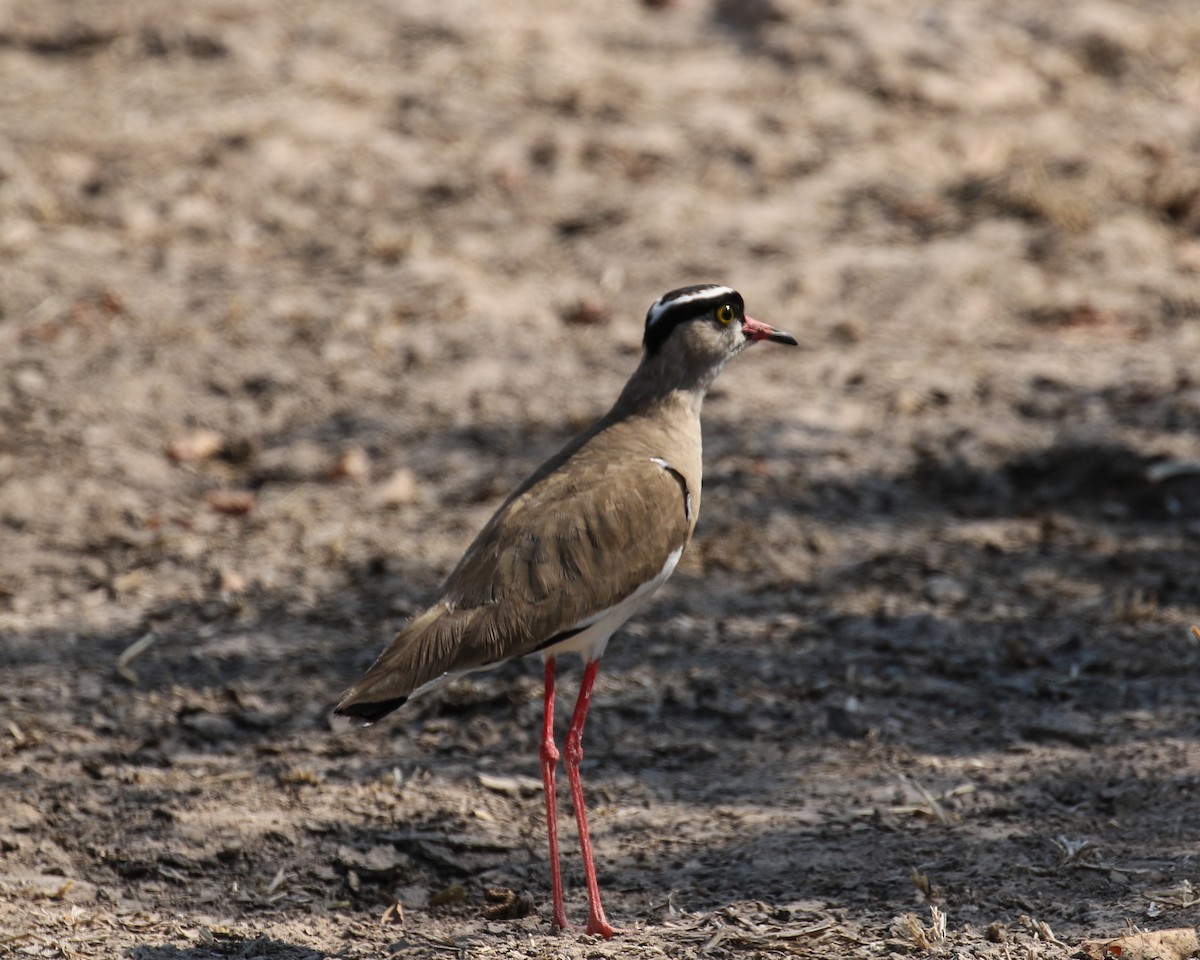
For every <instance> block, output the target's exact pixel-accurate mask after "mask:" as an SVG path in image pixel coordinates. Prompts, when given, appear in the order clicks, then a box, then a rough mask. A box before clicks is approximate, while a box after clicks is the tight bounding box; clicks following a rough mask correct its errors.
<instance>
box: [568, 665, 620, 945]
mask: <svg viewBox="0 0 1200 960" xmlns="http://www.w3.org/2000/svg"><path fill="white" fill-rule="evenodd" d="M599 669H600V661H599V660H593V661H591V662H590V663H589V664H588V665H587V667H586V668H585V669H584V671H583V680H582V681H581V682H580V684H579V699H578V700H576V701H575V713H574V714H573V715H572V716H571V726H570V727H569V728H568V729H567V742H566V744H565V752H566V757H565V758H564V765H565V766H566V768H567V779H568V780H570V782H571V802H572V803H573V804H574V805H575V822H576V823H577V824H579V846H580V847H581V848H582V850H583V873H584V877H585V878H586V879H587V894H588V922H587V928H586V929H585V932H586V933H588V934H591V935H593V936H594V935H597V934H598V935H599V936H601V937H603V938H604V939H605V940H608V939H610V938H611V937H612V935H613V928H612V926H611V925H610V924H609V922H608V921H607V920H606V919H604V907H603V906H601V905H600V885H599V884H598V883H597V882H596V866H595V864H594V863H592V841H591V838H590V837H589V836H588V826H587V810H586V809H584V806H583V784H581V783H580V782H579V761H580V760H582V759H583V724H584V721H585V720H587V712H588V707H589V706H590V705H591V702H592V685H593V684H594V683H595V682H596V673H597V671H598V670H599Z"/></svg>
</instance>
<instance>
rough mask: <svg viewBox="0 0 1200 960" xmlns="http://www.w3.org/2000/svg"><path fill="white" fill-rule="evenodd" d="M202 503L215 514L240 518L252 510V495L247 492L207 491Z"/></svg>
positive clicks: (253, 501) (253, 500)
mask: <svg viewBox="0 0 1200 960" xmlns="http://www.w3.org/2000/svg"><path fill="white" fill-rule="evenodd" d="M204 502H205V503H207V504H208V506H209V508H210V509H212V510H215V511H216V512H217V513H224V514H226V515H227V516H230V517H240V516H243V515H244V514H247V513H249V512H250V511H251V510H253V509H254V503H255V499H254V494H253V493H251V492H250V491H249V490H209V491H208V493H206V494H205V495H204Z"/></svg>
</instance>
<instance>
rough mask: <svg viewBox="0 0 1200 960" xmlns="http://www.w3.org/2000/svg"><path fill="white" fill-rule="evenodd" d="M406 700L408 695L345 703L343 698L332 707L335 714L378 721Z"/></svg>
mask: <svg viewBox="0 0 1200 960" xmlns="http://www.w3.org/2000/svg"><path fill="white" fill-rule="evenodd" d="M406 702H408V697H393V698H392V699H391V700H374V701H371V702H361V701H360V702H352V703H347V702H346V701H344V700H343V701H342V702H341V703H339V704H338V705H337V706H336V707H334V708H333V712H334V714H335V715H336V716H339V717H351V718H353V719H355V720H358V721H361V722H362V723H378V722H379V721H380V720H382V719H383V718H384V717H386V716H387V715H388V714H389V713H391V712H392V711H393V710H395V709H397V708H398V707H402V706H404V704H405V703H406Z"/></svg>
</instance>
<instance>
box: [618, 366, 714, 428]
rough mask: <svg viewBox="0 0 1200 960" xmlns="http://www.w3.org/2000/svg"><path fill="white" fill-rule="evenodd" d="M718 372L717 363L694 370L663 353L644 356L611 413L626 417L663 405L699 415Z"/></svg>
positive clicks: (659, 407) (660, 407)
mask: <svg viewBox="0 0 1200 960" xmlns="http://www.w3.org/2000/svg"><path fill="white" fill-rule="evenodd" d="M720 372H721V367H720V366H711V365H710V366H706V367H704V368H703V369H700V370H697V369H695V368H694V367H690V366H689V365H688V364H686V363H685V362H681V360H680V358H678V357H673V356H672V357H668V356H664V355H663V354H662V353H658V354H655V355H653V356H649V357H644V358H643V359H642V362H641V365H640V366H639V367H638V368H637V370H635V371H634V373H633V376H632V377H630V378H629V382H628V383H626V384H625V389H624V390H622V391H621V395H620V396H619V397H618V398H617V402H616V403H615V404H614V405H613V409H612V414H613V415H614V416H617V417H621V416H629V415H636V414H639V413H648V412H650V411H651V410H655V409H662V408H663V407H666V408H674V409H682V410H686V411H688V412H689V413H691V414H692V415H693V416H695V417H699V416H700V406H701V404H703V402H704V395H705V394H706V393H708V388H709V387H710V386H712V383H713V381H714V380H716V378H717V374H718V373H720Z"/></svg>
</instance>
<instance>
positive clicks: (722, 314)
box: [717, 303, 733, 323]
mask: <svg viewBox="0 0 1200 960" xmlns="http://www.w3.org/2000/svg"><path fill="white" fill-rule="evenodd" d="M717 319H718V320H720V321H721V322H722V323H733V306H732V304H728V303H723V304H721V305H720V306H719V307H717Z"/></svg>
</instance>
